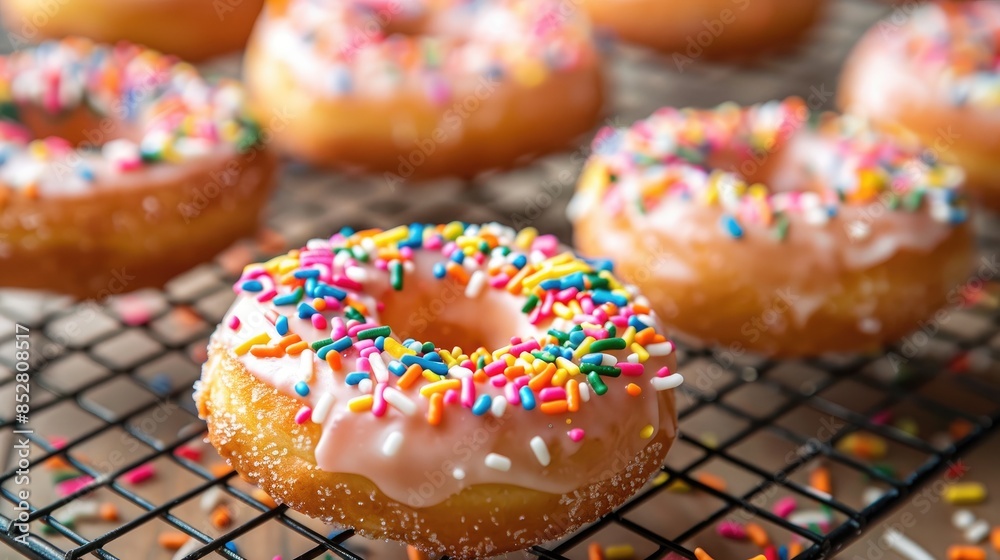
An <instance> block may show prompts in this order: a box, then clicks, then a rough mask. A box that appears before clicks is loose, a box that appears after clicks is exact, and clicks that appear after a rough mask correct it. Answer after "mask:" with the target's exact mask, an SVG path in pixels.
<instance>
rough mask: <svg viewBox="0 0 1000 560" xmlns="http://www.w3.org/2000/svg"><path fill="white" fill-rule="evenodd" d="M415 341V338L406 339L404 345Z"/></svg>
mask: <svg viewBox="0 0 1000 560" xmlns="http://www.w3.org/2000/svg"><path fill="white" fill-rule="evenodd" d="M414 342H416V340H413V339H412V338H407V339H406V340H404V341H403V346H409V345H411V344H413V343H414Z"/></svg>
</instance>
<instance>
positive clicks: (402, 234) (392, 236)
mask: <svg viewBox="0 0 1000 560" xmlns="http://www.w3.org/2000/svg"><path fill="white" fill-rule="evenodd" d="M409 236H410V228H409V226H398V227H394V228H392V229H390V230H387V231H383V232H382V233H376V234H375V235H373V236H372V241H374V242H375V245H388V244H390V243H396V242H399V241H402V240H404V239H406V238H407V237H409Z"/></svg>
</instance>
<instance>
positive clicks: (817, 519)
mask: <svg viewBox="0 0 1000 560" xmlns="http://www.w3.org/2000/svg"><path fill="white" fill-rule="evenodd" d="M788 522H789V523H792V524H793V525H798V526H799V527H808V526H810V525H822V524H823V523H829V522H830V516H829V515H827V514H826V512H824V511H822V510H818V509H809V510H805V511H797V512H795V513H793V514H791V515H789V516H788Z"/></svg>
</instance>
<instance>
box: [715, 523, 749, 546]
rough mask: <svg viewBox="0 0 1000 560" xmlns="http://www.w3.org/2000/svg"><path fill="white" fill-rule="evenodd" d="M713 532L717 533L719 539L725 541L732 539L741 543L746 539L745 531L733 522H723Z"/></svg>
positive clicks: (741, 526)
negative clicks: (722, 538) (724, 539)
mask: <svg viewBox="0 0 1000 560" xmlns="http://www.w3.org/2000/svg"><path fill="white" fill-rule="evenodd" d="M715 532H717V533H719V536H720V537H724V538H727V539H732V540H734V541H742V540H746V538H747V530H746V529H745V528H744V527H743V525H740V524H739V523H737V522H735V521H723V522H722V523H719V524H718V525H717V526H716V527H715Z"/></svg>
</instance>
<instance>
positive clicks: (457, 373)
mask: <svg viewBox="0 0 1000 560" xmlns="http://www.w3.org/2000/svg"><path fill="white" fill-rule="evenodd" d="M448 375H449V376H450V377H454V378H455V379H465V378H466V377H472V375H473V373H472V370H471V369H469V368H466V367H462V366H455V367H453V368H451V369H449V370H448Z"/></svg>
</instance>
